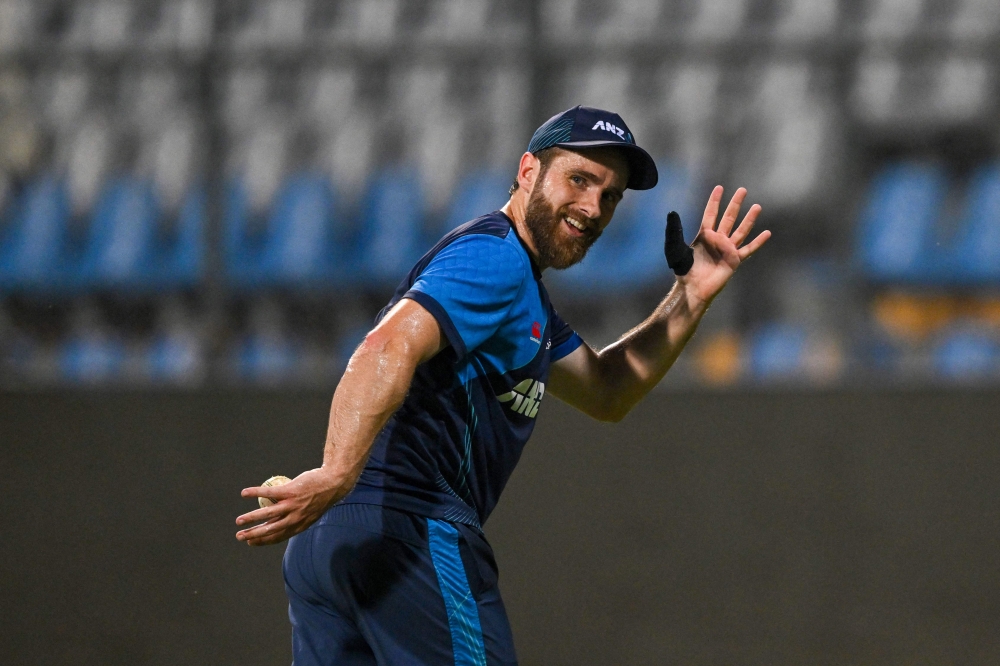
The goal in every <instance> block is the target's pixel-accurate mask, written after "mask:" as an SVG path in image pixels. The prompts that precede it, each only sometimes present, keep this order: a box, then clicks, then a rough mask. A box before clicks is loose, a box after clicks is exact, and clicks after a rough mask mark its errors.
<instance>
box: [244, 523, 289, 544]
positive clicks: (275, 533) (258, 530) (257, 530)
mask: <svg viewBox="0 0 1000 666" xmlns="http://www.w3.org/2000/svg"><path fill="white" fill-rule="evenodd" d="M287 524H288V521H287V520H276V521H273V522H270V523H263V524H261V525H255V526H254V527H251V528H250V529H246V530H240V531H239V532H237V533H236V538H237V539H238V540H240V541H245V542H247V543H248V544H250V545H251V546H253V545H255V544H257V543H260V542H261V540H265V541H266V543H275V542H277V541H280V540H281V535H282V534H283V533H284V532H285V526H287Z"/></svg>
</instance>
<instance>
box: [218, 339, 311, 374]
mask: <svg viewBox="0 0 1000 666" xmlns="http://www.w3.org/2000/svg"><path fill="white" fill-rule="evenodd" d="M299 360H300V353H299V350H298V348H297V347H296V346H295V345H294V344H292V343H291V342H290V341H288V340H285V339H277V340H274V339H267V338H264V337H260V336H252V337H249V338H246V339H244V340H243V341H241V342H240V343H239V344H237V345H236V347H235V348H234V349H233V351H232V357H231V361H232V367H233V370H234V372H235V375H236V377H237V379H240V380H244V381H250V382H253V383H257V384H271V383H281V382H284V381H288V380H290V379H294V378H295V373H296V370H297V369H298V364H299Z"/></svg>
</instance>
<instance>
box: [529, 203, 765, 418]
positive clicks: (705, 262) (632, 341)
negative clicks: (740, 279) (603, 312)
mask: <svg viewBox="0 0 1000 666" xmlns="http://www.w3.org/2000/svg"><path fill="white" fill-rule="evenodd" d="M745 197H746V190H744V189H743V188H740V189H738V190H737V191H736V194H734V195H733V198H732V200H731V201H730V202H729V206H728V207H727V208H726V212H725V214H724V215H723V216H722V219H721V220H719V223H718V228H716V220H717V219H718V215H719V203H720V202H721V200H722V187H716V188H715V189H714V190H713V191H712V195H711V196H710V197H709V199H708V205H707V206H706V207H705V215H704V217H703V218H702V223H701V229H700V230H699V232H698V236H697V238H696V239H695V241H694V243H693V248H694V263H693V265H692V266H691V269H690V270H689V271H688V273H687V274H686V275H683V276H678V278H677V282H676V283H675V284H674V287H673V289H671V290H670V293H669V294H667V297H666V298H665V299H664V300H663V302H662V303H660V305H659V306H658V307H657V308H656V310H654V311H653V314H651V315H650V316H649V317H648V318H647V319H646V321H644V322H643V323H641V324H640V325H639V326H637V327H635V328H634V329H632V330H631V331H629V332H628V333H626V334H625V335H624V336H622V337H621V339H619V340H618V341H617V342H615V343H614V344H612V345H609V346H608V347H606V348H604V349H603V350H601V351H600V352H596V351H594V350H593V349H591V348H590V347H589V346H588V345H586V344H584V345H581V346H580V347H579V348H578V349H576V350H575V351H574V352H573V353H571V354H569V355H568V356H566V357H565V358H562V359H560V360H558V361H556V362H555V363H554V364H553V365H552V369H551V371H550V374H549V386H548V388H549V390H550V391H551V392H552V393H553V394H554V395H555V396H556V397H558V398H560V399H561V400H563V401H565V402H567V403H569V404H570V405H573V406H574V407H576V408H577V409H579V410H581V411H583V412H584V413H586V414H589V415H590V416H592V417H594V418H596V419H599V420H602V421H620V420H621V419H622V418H624V417H625V415H626V414H628V413H629V411H630V410H631V409H632V407H634V406H635V405H636V403H638V402H639V401H640V400H642V398H643V397H644V396H645V395H646V394H647V393H649V391H650V390H652V388H653V387H654V386H656V384H657V383H659V381H660V380H661V379H662V378H663V376H664V375H665V374H666V373H667V370H669V369H670V366H671V365H673V363H674V361H675V360H676V359H677V357H678V356H679V355H680V353H681V350H682V349H684V345H686V344H687V341H688V340H690V339H691V336H692V335H694V331H695V329H696V328H697V327H698V323H699V322H700V321H701V318H702V317H703V316H704V314H705V312H706V311H707V310H708V306H709V305H710V304H711V303H712V299H714V298H715V297H716V296H717V295H718V293H719V292H720V291H722V288H723V287H724V286H725V285H726V283H727V282H728V281H729V278H731V277H732V275H733V273H734V272H735V271H736V269H737V268H738V267H739V265H740V263H741V262H742V261H745V260H746V259H747V258H748V257H750V255H752V254H753V253H754V252H756V251H757V250H758V249H759V248H760V247H761V246H762V245H763V244H764V243H765V242H766V241H767V239H768V238H770V236H771V233H770V232H769V231H763V232H761V233H760V234H759V235H758V236H757V237H756V238H755V239H754V240H753V241H751V242H750V243H748V244H747V245H743V242H744V241H745V240H746V239H747V237H748V236H749V235H750V231H751V230H752V229H753V225H754V222H755V221H756V219H757V216H758V215H759V214H760V210H761V209H760V206H758V205H756V204H754V205H753V206H751V207H750V210H749V211H748V212H747V214H746V216H745V217H744V218H743V221H742V222H741V223H740V225H739V226H738V227H736V229H735V231H734V230H733V227H734V226H735V224H736V218H737V217H738V216H739V212H740V206H741V205H742V204H743V199H744V198H745Z"/></svg>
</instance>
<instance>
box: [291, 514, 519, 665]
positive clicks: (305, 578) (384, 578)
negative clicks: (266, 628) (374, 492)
mask: <svg viewBox="0 0 1000 666" xmlns="http://www.w3.org/2000/svg"><path fill="white" fill-rule="evenodd" d="M283 569H284V575H285V591H286V592H287V594H288V617H289V619H290V620H291V622H292V651H293V655H294V661H293V664H294V666H320V665H323V666H326V665H333V664H337V665H338V666H361V665H364V666H374V665H375V664H380V665H386V666H388V665H395V664H406V665H407V666H409V665H412V664H423V665H434V666H436V665H438V664H440V665H442V666H444V665H445V664H448V665H452V664H454V665H456V666H466V665H469V666H486V665H490V666H492V665H493V664H503V665H507V664H516V663H517V658H516V656H515V654H514V641H513V637H512V635H511V631H510V623H509V622H508V620H507V611H506V610H505V609H504V606H503V601H502V600H501V598H500V590H499V588H498V586H497V567H496V561H495V560H494V558H493V551H492V549H491V548H490V545H489V543H487V542H486V539H485V538H484V537H483V535H482V533H481V532H479V531H478V530H476V529H475V528H472V527H468V526H467V525H461V524H457V523H449V522H445V521H440V520H434V519H431V518H424V517H422V516H416V515H412V514H409V513H404V512H401V511H395V510H393V509H387V508H384V507H381V506H375V505H370V504H342V505H338V506H334V507H332V508H331V509H330V510H328V511H327V512H326V513H325V514H324V515H323V517H322V518H320V520H318V521H317V522H316V523H315V524H314V525H312V527H310V528H309V529H308V530H306V531H305V532H303V533H301V534H299V535H297V536H295V537H293V538H292V539H291V541H289V543H288V548H287V549H286V551H285V559H284V567H283Z"/></svg>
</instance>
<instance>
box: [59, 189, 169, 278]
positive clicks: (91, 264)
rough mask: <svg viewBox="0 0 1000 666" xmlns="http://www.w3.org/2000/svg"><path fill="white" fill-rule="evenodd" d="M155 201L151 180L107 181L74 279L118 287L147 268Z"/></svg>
mask: <svg viewBox="0 0 1000 666" xmlns="http://www.w3.org/2000/svg"><path fill="white" fill-rule="evenodd" d="M156 217H157V215H156V202H155V199H154V197H153V189H152V185H151V183H148V182H143V181H140V180H137V179H133V178H126V177H119V178H114V179H112V180H111V181H109V182H108V183H107V184H106V185H105V188H104V191H103V193H102V195H101V197H100V199H98V202H97V205H96V206H95V207H94V211H93V215H92V217H91V222H90V230H89V232H90V233H89V239H88V242H87V245H86V247H85V248H84V251H83V255H82V257H81V260H80V265H79V267H78V269H77V270H78V272H77V276H76V277H77V279H78V280H79V282H80V284H81V285H82V286H86V287H121V286H124V285H128V284H130V283H134V281H136V280H137V279H139V277H140V275H142V274H143V273H145V272H146V271H147V270H148V266H149V260H150V257H149V253H150V250H151V246H152V238H153V234H154V233H155V232H156Z"/></svg>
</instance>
